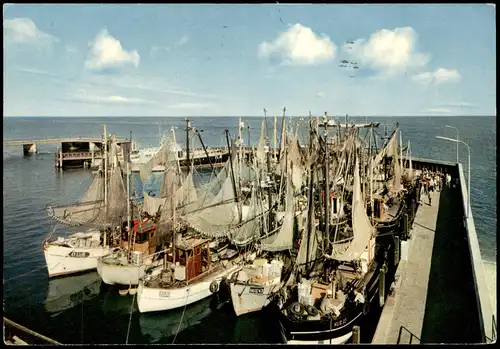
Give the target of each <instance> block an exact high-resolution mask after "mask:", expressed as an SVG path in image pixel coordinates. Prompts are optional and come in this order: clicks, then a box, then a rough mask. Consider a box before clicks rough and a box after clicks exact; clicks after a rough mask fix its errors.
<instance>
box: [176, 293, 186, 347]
mask: <svg viewBox="0 0 500 349" xmlns="http://www.w3.org/2000/svg"><path fill="white" fill-rule="evenodd" d="M188 299H189V289H188V290H187V295H186V303H185V304H184V309H183V310H182V315H181V321H179V326H177V330H176V331H175V336H174V340H173V341H172V344H174V342H175V340H176V338H177V335H178V334H179V330H180V328H181V325H182V320H183V319H184V313H185V311H186V307H187V304H188Z"/></svg>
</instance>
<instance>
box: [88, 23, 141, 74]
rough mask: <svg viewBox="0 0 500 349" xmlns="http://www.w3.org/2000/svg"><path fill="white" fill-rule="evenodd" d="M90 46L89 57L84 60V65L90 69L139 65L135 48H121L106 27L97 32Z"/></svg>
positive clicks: (138, 57)
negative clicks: (128, 49) (130, 49)
mask: <svg viewBox="0 0 500 349" xmlns="http://www.w3.org/2000/svg"><path fill="white" fill-rule="evenodd" d="M90 45H91V46H92V49H91V54H90V57H89V59H88V60H87V61H85V67H86V68H88V69H91V70H100V69H108V68H119V67H122V66H124V65H133V66H134V67H138V66H139V61H140V56H139V53H138V52H137V50H133V51H127V50H125V49H123V47H122V45H121V43H120V41H119V40H117V39H115V38H114V37H113V36H111V35H110V34H109V33H108V31H107V29H103V30H102V31H101V32H100V33H99V34H97V36H96V38H95V40H94V41H93V42H91V43H90Z"/></svg>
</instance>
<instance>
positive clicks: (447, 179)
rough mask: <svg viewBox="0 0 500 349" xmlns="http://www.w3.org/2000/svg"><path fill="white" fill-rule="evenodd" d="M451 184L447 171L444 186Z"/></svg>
mask: <svg viewBox="0 0 500 349" xmlns="http://www.w3.org/2000/svg"><path fill="white" fill-rule="evenodd" d="M450 184H451V176H450V174H449V173H447V174H446V186H447V187H448V188H449V187H450Z"/></svg>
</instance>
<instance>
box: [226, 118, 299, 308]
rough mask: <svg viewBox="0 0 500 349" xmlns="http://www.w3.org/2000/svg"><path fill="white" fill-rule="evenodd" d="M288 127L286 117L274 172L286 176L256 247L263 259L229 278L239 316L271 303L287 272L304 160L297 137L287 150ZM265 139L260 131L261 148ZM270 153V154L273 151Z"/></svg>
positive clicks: (255, 259)
mask: <svg viewBox="0 0 500 349" xmlns="http://www.w3.org/2000/svg"><path fill="white" fill-rule="evenodd" d="M275 125H276V122H275ZM285 127H286V126H285V122H284V116H283V123H282V145H281V146H280V148H281V150H280V153H281V156H280V162H277V166H276V168H275V174H277V175H279V176H280V177H281V178H280V179H283V180H280V183H284V184H285V185H284V187H283V188H281V190H280V192H279V193H278V195H275V197H276V199H277V200H275V201H277V204H278V205H277V207H278V208H277V210H276V212H273V210H269V211H268V215H269V218H268V219H269V220H270V221H271V222H272V223H274V224H272V225H271V226H270V227H269V228H270V229H266V230H265V231H264V234H263V236H262V237H260V238H259V241H258V243H257V247H256V248H257V250H258V252H259V253H258V254H259V257H260V258H251V259H250V260H249V261H248V263H247V264H245V265H244V266H243V267H242V270H241V271H239V272H237V273H236V274H235V276H234V277H233V278H232V279H231V280H230V281H229V285H230V293H231V300H232V305H233V308H234V312H235V313H236V315H237V316H240V315H243V314H247V313H250V312H255V311H259V310H261V309H262V308H264V307H265V306H267V305H268V304H269V302H270V300H271V295H272V293H273V292H274V291H275V290H278V289H279V288H280V287H281V282H282V276H283V275H284V274H285V273H286V270H285V269H286V268H284V265H285V261H286V260H289V259H290V256H289V253H288V251H289V250H291V249H292V248H293V235H294V222H295V220H296V216H297V215H298V214H299V211H298V210H299V208H298V207H297V208H296V205H295V192H296V191H295V190H294V186H293V181H294V180H295V187H298V188H299V189H300V188H301V184H302V182H301V173H302V160H301V154H300V151H299V148H298V146H297V143H296V138H291V139H290V141H289V143H288V147H287V148H286V149H285V146H284V144H285V143H286V141H285V138H286V134H285ZM275 130H276V127H275ZM274 138H276V137H274ZM263 139H264V131H262V132H261V139H260V141H259V145H260V147H258V150H259V148H261V149H262V150H263V144H264V143H263ZM267 156H268V157H271V154H270V153H268V154H267ZM261 157H262V156H261ZM262 162H263V161H261V163H262ZM269 162H270V161H269ZM268 170H271V169H270V168H268ZM276 170H277V171H276ZM294 170H295V173H294ZM271 172H272V171H271ZM264 175H265V176H266V174H264ZM297 175H298V176H297ZM269 194H270V193H269ZM274 206H275V205H274V204H273V203H270V204H269V207H271V208H272V207H274ZM273 217H274V222H273ZM265 226H266V225H265ZM256 256H257V254H256V255H255V257H256ZM262 257H267V258H262Z"/></svg>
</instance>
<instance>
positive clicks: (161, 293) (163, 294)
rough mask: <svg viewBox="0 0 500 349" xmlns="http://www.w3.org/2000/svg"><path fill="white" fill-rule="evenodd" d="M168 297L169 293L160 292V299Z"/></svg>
mask: <svg viewBox="0 0 500 349" xmlns="http://www.w3.org/2000/svg"><path fill="white" fill-rule="evenodd" d="M168 297H170V292H168V291H160V298H168Z"/></svg>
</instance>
